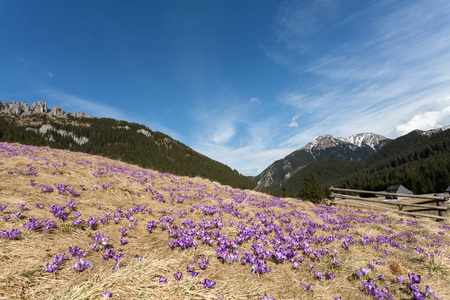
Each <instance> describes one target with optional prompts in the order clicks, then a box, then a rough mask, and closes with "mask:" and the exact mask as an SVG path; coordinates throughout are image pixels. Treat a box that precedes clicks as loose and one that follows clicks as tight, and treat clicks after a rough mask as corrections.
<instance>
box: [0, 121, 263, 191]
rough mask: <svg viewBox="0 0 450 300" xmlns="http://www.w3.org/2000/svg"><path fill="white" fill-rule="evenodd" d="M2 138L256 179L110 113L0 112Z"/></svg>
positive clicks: (242, 183) (228, 178)
mask: <svg viewBox="0 0 450 300" xmlns="http://www.w3.org/2000/svg"><path fill="white" fill-rule="evenodd" d="M0 141H5V142H15V143H21V144H28V145H35V146H48V147H52V148H59V149H68V150H72V151H79V152H86V153H89V154H96V155H101V156H105V157H108V158H112V159H118V160H121V161H124V162H128V163H132V164H136V165H139V166H141V167H144V168H151V169H154V170H157V171H160V172H166V173H171V174H176V175H184V176H191V177H195V176H200V177H203V178H208V179H211V180H214V181H217V182H219V183H222V184H226V185H230V186H232V187H236V188H241V189H252V188H254V187H255V186H256V184H255V183H254V182H253V181H252V180H250V179H249V178H247V177H245V176H243V175H241V174H239V173H238V172H237V171H236V170H232V169H231V168H229V167H228V166H226V165H224V164H222V163H220V162H218V161H215V160H212V159H210V158H208V157H206V156H204V155H202V154H200V153H198V152H196V151H194V150H193V149H191V148H189V147H188V146H186V145H184V144H182V143H180V142H179V141H176V140H174V139H172V138H171V137H170V136H168V135H166V134H164V133H161V132H157V131H151V130H150V129H149V128H147V127H146V126H144V125H140V124H136V123H130V122H126V121H117V120H114V119H108V118H92V117H89V118H86V117H82V118H80V117H75V116H73V115H70V114H68V115H65V116H64V117H55V116H51V115H49V114H48V113H39V114H37V113H33V114H31V115H29V116H25V115H23V114H22V115H20V116H17V115H7V114H6V113H1V114H0Z"/></svg>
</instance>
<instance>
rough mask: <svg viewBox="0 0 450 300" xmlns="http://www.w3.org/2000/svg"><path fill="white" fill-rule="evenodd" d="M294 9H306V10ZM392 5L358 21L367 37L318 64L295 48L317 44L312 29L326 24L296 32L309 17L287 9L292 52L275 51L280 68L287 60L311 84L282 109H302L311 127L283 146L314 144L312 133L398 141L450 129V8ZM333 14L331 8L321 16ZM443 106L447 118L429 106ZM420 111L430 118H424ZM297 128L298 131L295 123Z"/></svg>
mask: <svg viewBox="0 0 450 300" xmlns="http://www.w3.org/2000/svg"><path fill="white" fill-rule="evenodd" d="M289 3H290V5H295V4H298V6H299V7H301V4H299V3H296V2H289ZM388 6H389V8H390V10H388V11H386V10H385V8H384V6H382V5H380V6H378V5H374V6H371V7H369V8H368V10H367V11H362V12H361V13H360V14H359V15H355V16H351V17H352V18H356V19H357V18H360V19H361V18H367V19H368V21H370V22H369V24H368V25H366V27H365V29H364V30H365V31H364V33H365V35H360V36H359V38H356V39H351V40H350V39H349V40H345V41H343V42H342V43H340V44H338V45H337V47H336V48H335V49H331V50H329V51H325V52H322V53H319V54H318V55H313V53H309V55H311V56H313V57H314V59H312V60H311V62H309V63H307V62H305V61H304V60H302V55H304V54H301V55H300V54H293V53H294V52H297V53H304V51H305V49H304V47H302V46H301V45H300V44H301V41H300V42H298V44H297V45H293V43H292V42H287V41H289V40H291V39H295V38H300V40H302V39H303V40H308V41H309V40H310V37H309V36H310V35H309V34H308V32H306V33H305V32H303V31H304V30H310V31H309V32H310V33H314V34H318V35H320V30H321V28H322V27H321V26H320V24H319V23H320V22H323V20H322V21H320V22H319V21H311V24H312V25H311V24H310V25H311V26H309V25H308V26H307V27H304V28H303V29H302V32H300V33H299V32H298V29H293V28H295V24H300V23H302V22H303V21H302V19H301V18H300V17H301V16H302V14H301V13H299V12H298V10H295V9H293V10H286V9H283V8H282V9H281V10H280V14H282V15H283V16H280V17H279V19H280V20H282V22H280V23H279V24H278V26H279V27H282V28H284V31H283V34H282V35H280V36H279V39H280V40H281V41H282V42H284V44H283V45H284V48H283V47H281V48H279V49H278V51H275V53H276V55H275V56H274V61H276V62H279V61H280V56H281V57H283V58H282V59H281V61H287V62H288V64H287V65H289V68H290V69H291V70H292V71H295V72H297V73H298V74H299V78H302V77H304V76H308V78H311V80H309V81H308V82H306V83H305V82H304V81H300V83H299V84H297V85H294V86H292V87H290V88H289V89H287V90H285V91H284V92H282V93H280V96H279V97H278V100H279V102H280V103H281V104H282V105H286V106H287V107H290V108H292V109H295V110H296V111H297V112H298V114H299V118H300V119H303V120H304V122H302V124H305V125H304V126H302V133H298V134H297V135H293V136H291V137H289V138H288V139H286V140H285V141H284V142H283V145H285V146H293V145H298V143H306V142H307V141H308V140H306V139H305V137H306V136H309V134H308V133H315V135H319V134H324V133H331V134H336V135H341V136H348V135H351V134H353V133H357V132H361V131H372V132H376V133H380V134H384V135H387V136H391V137H397V136H398V135H400V134H405V133H407V131H408V130H413V129H416V128H418V129H430V127H433V126H440V125H448V124H444V123H445V117H448V114H447V107H449V106H450V102H449V101H450V100H449V98H448V96H449V95H450V86H449V85H448V82H450V21H449V20H448V18H447V17H446V16H447V15H448V14H449V13H450V4H449V3H448V2H440V5H439V4H436V3H429V2H414V3H411V4H410V2H408V5H406V6H401V7H400V5H399V6H398V7H395V6H393V5H388ZM318 9H319V10H320V9H321V8H320V7H318V6H317V5H316V4H315V3H314V4H312V6H310V7H307V8H305V9H304V10H303V12H310V13H312V14H313V15H314V14H315V15H317V14H318V12H317V10H318ZM311 10H313V11H314V12H311ZM424 11H426V12H427V13H426V16H423V15H424V14H423V12H424ZM328 13H329V11H328V8H324V9H322V12H320V14H324V15H327V14H328ZM369 15H376V16H377V17H376V18H372V17H369ZM419 16H423V17H419ZM342 17H343V18H342V19H343V21H340V20H337V23H336V26H338V27H339V26H344V25H345V24H344V21H345V22H352V20H349V19H348V18H345V16H344V15H343V16H342ZM283 20H290V25H289V26H284V25H285V24H284V23H283V22H284V21H283ZM325 21H327V20H325ZM353 21H354V20H353ZM342 24H344V25H342ZM272 53H274V52H273V51H272ZM283 53H284V55H283ZM269 55H270V53H269ZM284 65H286V64H284ZM436 101H439V103H440V107H441V110H439V111H436V107H434V106H435V105H428V106H426V105H425V104H427V103H437V102H436ZM424 105H425V106H424ZM418 107H422V108H423V109H426V111H422V112H417V108H418ZM293 121H294V120H293ZM447 122H448V121H447ZM307 124H310V125H307ZM289 125H292V127H295V126H294V125H295V123H294V122H292V123H291V124H289ZM414 127H415V128H414Z"/></svg>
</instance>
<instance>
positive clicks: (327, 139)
mask: <svg viewBox="0 0 450 300" xmlns="http://www.w3.org/2000/svg"><path fill="white" fill-rule="evenodd" d="M390 141H391V140H390V139H388V138H386V137H384V136H382V135H379V134H375V133H370V132H366V133H357V134H354V135H352V136H350V137H348V138H342V137H338V138H335V137H334V136H332V135H331V134H323V135H320V136H318V137H316V138H314V139H313V140H312V141H311V142H309V143H308V144H306V145H305V146H303V147H301V148H299V149H297V150H296V151H294V152H292V153H290V154H289V155H287V156H285V157H284V158H282V159H280V160H277V161H275V162H274V163H272V164H271V165H270V166H269V167H267V168H266V169H265V170H264V171H263V172H261V173H260V174H259V175H257V176H255V177H254V179H253V180H254V181H255V182H257V184H259V185H263V186H265V187H272V188H281V187H282V185H283V183H284V182H285V181H286V180H288V179H289V178H290V177H291V176H292V175H293V174H295V173H296V172H298V171H300V170H301V169H303V168H305V167H306V166H307V165H308V164H310V163H313V162H316V161H321V160H327V159H342V160H351V161H362V160H365V159H367V158H369V157H370V156H371V155H373V154H374V153H376V152H377V151H378V150H379V149H381V148H382V147H383V146H384V145H386V144H387V143H389V142H390Z"/></svg>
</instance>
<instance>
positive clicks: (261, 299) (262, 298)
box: [259, 293, 275, 300]
mask: <svg viewBox="0 0 450 300" xmlns="http://www.w3.org/2000/svg"><path fill="white" fill-rule="evenodd" d="M259 300H275V298H273V297H272V298H269V296H267V294H266V293H264V297H261V298H259Z"/></svg>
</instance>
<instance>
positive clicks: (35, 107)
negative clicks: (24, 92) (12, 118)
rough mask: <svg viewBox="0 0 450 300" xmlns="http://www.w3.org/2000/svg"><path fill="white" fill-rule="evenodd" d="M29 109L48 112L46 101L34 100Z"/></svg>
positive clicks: (41, 112)
mask: <svg viewBox="0 0 450 300" xmlns="http://www.w3.org/2000/svg"><path fill="white" fill-rule="evenodd" d="M31 111H33V112H34V113H37V114H46V113H48V109H47V103H45V102H43V101H39V102H35V103H33V105H32V106H31Z"/></svg>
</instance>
